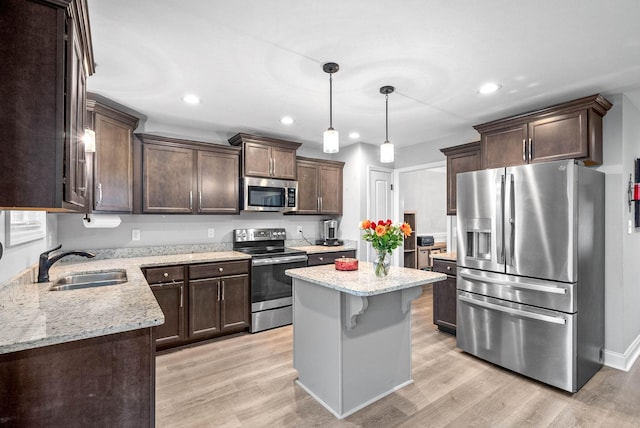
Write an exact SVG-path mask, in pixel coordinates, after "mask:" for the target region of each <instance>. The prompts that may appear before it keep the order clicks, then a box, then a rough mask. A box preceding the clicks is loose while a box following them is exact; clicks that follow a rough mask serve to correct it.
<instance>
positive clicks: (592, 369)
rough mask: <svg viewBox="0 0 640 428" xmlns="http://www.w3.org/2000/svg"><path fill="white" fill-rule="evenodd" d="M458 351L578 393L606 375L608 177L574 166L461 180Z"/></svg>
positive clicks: (525, 168) (493, 172)
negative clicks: (600, 374)
mask: <svg viewBox="0 0 640 428" xmlns="http://www.w3.org/2000/svg"><path fill="white" fill-rule="evenodd" d="M456 203H457V244H458V248H457V252H458V255H457V262H458V275H457V293H458V302H457V345H458V347H459V348H460V349H462V350H463V351H465V352H467V353H469V354H472V355H475V356H477V357H480V358H482V359H485V360H487V361H490V362H492V363H495V364H497V365H500V366H503V367H505V368H507V369H510V370H513V371H515V372H518V373H521V374H523V375H526V376H529V377H531V378H534V379H537V380H539V381H542V382H545V383H547V384H550V385H553V386H555V387H558V388H561V389H564V390H567V391H571V392H575V391H577V390H578V389H580V388H581V387H582V386H583V385H584V384H585V383H586V382H587V381H588V380H589V379H590V378H591V377H592V376H593V375H594V374H595V373H596V372H597V371H598V370H599V369H600V367H602V359H603V355H602V352H603V347H604V174H602V173H600V172H598V171H595V170H593V169H590V168H586V167H584V166H582V165H579V164H578V163H576V162H575V161H573V160H568V161H554V162H546V163H536V164H528V165H522V166H514V167H507V168H498V169H489V170H482V171H475V172H467V173H461V174H458V176H457V201H456Z"/></svg>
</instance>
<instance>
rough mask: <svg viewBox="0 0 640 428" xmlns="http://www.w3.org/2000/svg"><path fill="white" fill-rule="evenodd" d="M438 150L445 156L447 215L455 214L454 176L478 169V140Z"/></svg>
mask: <svg viewBox="0 0 640 428" xmlns="http://www.w3.org/2000/svg"><path fill="white" fill-rule="evenodd" d="M440 151H441V152H442V153H444V155H445V156H446V157H447V215H456V185H457V181H456V176H457V175H458V173H460V172H468V171H477V170H479V169H480V141H476V142H473V143H468V144H461V145H459V146H454V147H447V148H446V149H440Z"/></svg>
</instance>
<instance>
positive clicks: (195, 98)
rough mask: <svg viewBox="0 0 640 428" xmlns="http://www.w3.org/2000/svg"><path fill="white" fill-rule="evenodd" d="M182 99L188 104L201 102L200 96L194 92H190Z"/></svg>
mask: <svg viewBox="0 0 640 428" xmlns="http://www.w3.org/2000/svg"><path fill="white" fill-rule="evenodd" d="M182 101H184V102H185V103H187V104H200V97H199V96H197V95H193V94H188V95H185V96H184V97H182Z"/></svg>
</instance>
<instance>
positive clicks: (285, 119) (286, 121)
mask: <svg viewBox="0 0 640 428" xmlns="http://www.w3.org/2000/svg"><path fill="white" fill-rule="evenodd" d="M280 123H281V124H283V125H291V124H292V123H293V118H292V117H291V116H282V119H280Z"/></svg>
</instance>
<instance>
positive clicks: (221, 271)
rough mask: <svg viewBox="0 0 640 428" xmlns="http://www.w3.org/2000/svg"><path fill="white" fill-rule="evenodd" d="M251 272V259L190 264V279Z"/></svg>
mask: <svg viewBox="0 0 640 428" xmlns="http://www.w3.org/2000/svg"><path fill="white" fill-rule="evenodd" d="M248 273H249V260H238V261H233V262H220V263H203V264H198V265H190V266H189V279H190V280H194V279H204V278H215V277H218V276H228V275H241V274H248Z"/></svg>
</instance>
